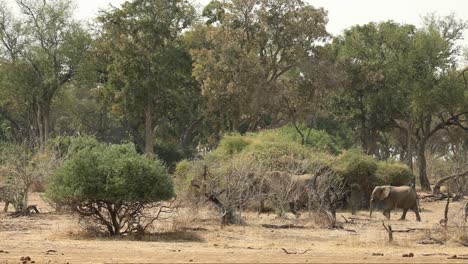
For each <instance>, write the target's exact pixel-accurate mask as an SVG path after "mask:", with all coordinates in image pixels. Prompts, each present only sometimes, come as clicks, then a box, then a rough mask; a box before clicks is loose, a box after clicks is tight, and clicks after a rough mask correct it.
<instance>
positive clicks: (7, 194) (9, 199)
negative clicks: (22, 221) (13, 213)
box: [0, 185, 15, 212]
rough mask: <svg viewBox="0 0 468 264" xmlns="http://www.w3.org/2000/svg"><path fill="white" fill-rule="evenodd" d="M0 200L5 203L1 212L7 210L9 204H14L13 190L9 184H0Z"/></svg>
mask: <svg viewBox="0 0 468 264" xmlns="http://www.w3.org/2000/svg"><path fill="white" fill-rule="evenodd" d="M0 201H1V202H4V203H5V207H4V208H3V212H7V211H8V205H9V204H15V199H14V191H13V189H12V188H11V187H10V186H7V185H0Z"/></svg>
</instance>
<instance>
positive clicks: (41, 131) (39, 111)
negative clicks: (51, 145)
mask: <svg viewBox="0 0 468 264" xmlns="http://www.w3.org/2000/svg"><path fill="white" fill-rule="evenodd" d="M35 112H36V113H35V114H36V124H37V130H38V132H39V148H41V149H42V148H43V146H44V123H43V122H42V106H41V104H39V103H36V111H35Z"/></svg>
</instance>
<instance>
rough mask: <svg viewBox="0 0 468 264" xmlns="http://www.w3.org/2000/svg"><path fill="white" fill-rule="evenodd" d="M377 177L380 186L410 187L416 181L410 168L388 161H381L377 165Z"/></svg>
mask: <svg viewBox="0 0 468 264" xmlns="http://www.w3.org/2000/svg"><path fill="white" fill-rule="evenodd" d="M375 176H376V177H377V183H378V185H392V186H401V185H409V184H411V183H412V181H413V179H414V175H413V173H412V172H411V170H410V169H409V168H408V166H406V165H403V164H400V163H396V162H388V161H381V162H379V163H378V164H377V170H376V172H375Z"/></svg>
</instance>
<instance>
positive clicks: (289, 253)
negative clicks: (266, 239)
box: [281, 248, 310, 255]
mask: <svg viewBox="0 0 468 264" xmlns="http://www.w3.org/2000/svg"><path fill="white" fill-rule="evenodd" d="M281 249H282V250H283V251H284V253H286V254H288V255H291V254H299V255H303V254H305V253H307V252H308V251H309V250H310V249H307V250H305V251H303V252H289V251H287V250H286V249H285V248H281Z"/></svg>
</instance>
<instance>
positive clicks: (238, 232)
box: [0, 194, 468, 263]
mask: <svg viewBox="0 0 468 264" xmlns="http://www.w3.org/2000/svg"><path fill="white" fill-rule="evenodd" d="M463 202H464V201H459V202H453V203H451V205H450V214H449V225H448V226H449V227H448V231H447V232H443V230H441V228H442V227H441V226H440V224H439V220H440V219H442V218H443V214H444V207H445V201H436V202H428V201H421V207H422V208H423V211H422V213H421V217H422V222H416V221H415V216H414V213H412V212H409V213H408V215H407V219H408V220H406V221H398V220H396V219H398V218H399V217H400V215H401V212H400V211H394V212H392V216H391V217H392V219H394V220H391V221H385V223H386V224H387V225H388V224H390V225H391V226H392V228H393V229H394V230H406V229H409V228H410V229H415V230H412V231H409V232H397V233H394V234H393V239H394V241H393V242H391V243H390V242H388V236H387V231H386V230H385V229H384V228H383V226H382V221H383V220H384V217H383V215H382V214H380V213H376V214H375V217H373V218H372V219H369V216H368V212H367V211H360V212H358V213H357V214H356V215H351V214H350V213H348V212H339V213H338V218H339V219H338V221H339V224H340V225H342V226H343V229H327V228H318V227H316V226H315V224H314V223H313V221H311V220H310V219H309V218H308V217H307V213H304V214H303V215H302V216H301V218H300V219H295V218H294V217H293V216H290V217H289V219H287V220H284V219H278V218H277V217H276V215H275V214H262V215H257V214H256V213H244V217H245V220H246V225H244V226H227V227H225V228H223V229H221V228H220V226H219V222H218V221H217V219H216V218H215V217H214V216H215V215H214V214H207V213H200V214H199V216H198V217H194V215H193V213H192V215H191V217H186V218H187V219H188V220H187V221H185V222H184V223H183V224H181V223H180V219H179V220H176V221H173V220H165V221H162V222H160V223H158V226H157V230H158V232H157V233H156V231H155V233H154V234H152V235H147V236H144V237H142V238H140V239H141V240H139V241H136V240H132V239H130V238H119V239H112V238H98V237H95V236H90V235H87V234H86V233H85V232H82V231H78V225H77V218H76V217H74V216H73V215H69V214H57V213H54V212H52V209H51V208H50V207H48V206H47V205H46V204H45V203H44V202H43V201H42V200H41V198H40V196H39V195H38V194H32V204H37V205H38V207H39V209H40V210H41V212H42V213H41V214H38V215H33V216H30V217H17V218H12V217H9V216H8V215H7V214H5V213H3V212H2V213H1V214H0V262H2V263H5V262H8V263H21V262H24V261H25V260H26V257H29V260H27V261H26V262H27V263H31V262H32V261H34V262H35V263H67V262H68V263H197V262H204V263H206V262H211V263H220V262H223V263H245V262H248V263H298V262H299V263H317V262H321V263H323V262H327V263H350V262H352V263H376V262H378V263H407V262H415V263H467V259H466V258H467V257H468V247H466V246H463V245H462V244H460V243H459V242H458V241H456V240H454V239H452V238H451V237H452V236H455V235H456V234H453V232H456V230H459V229H457V228H456V226H457V225H460V224H461V223H462V222H461V219H462V213H461V207H462V206H463ZM0 207H1V205H0ZM341 215H343V217H341ZM346 221H347V222H346ZM262 225H263V226H262ZM265 225H277V226H282V225H291V226H302V227H304V228H268V226H266V227H265ZM270 227H271V226H270ZM467 229H468V228H466V229H465V231H464V232H465V233H466V232H467V231H466V230H467ZM350 230H351V231H350ZM457 232H458V231H457ZM465 235H466V234H465ZM443 236H448V238H447V237H443ZM439 240H443V241H444V242H443V243H442V244H441V243H438V242H434V243H430V242H431V241H439ZM455 255H456V257H454V256H455ZM22 257H23V260H21V258H22Z"/></svg>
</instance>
